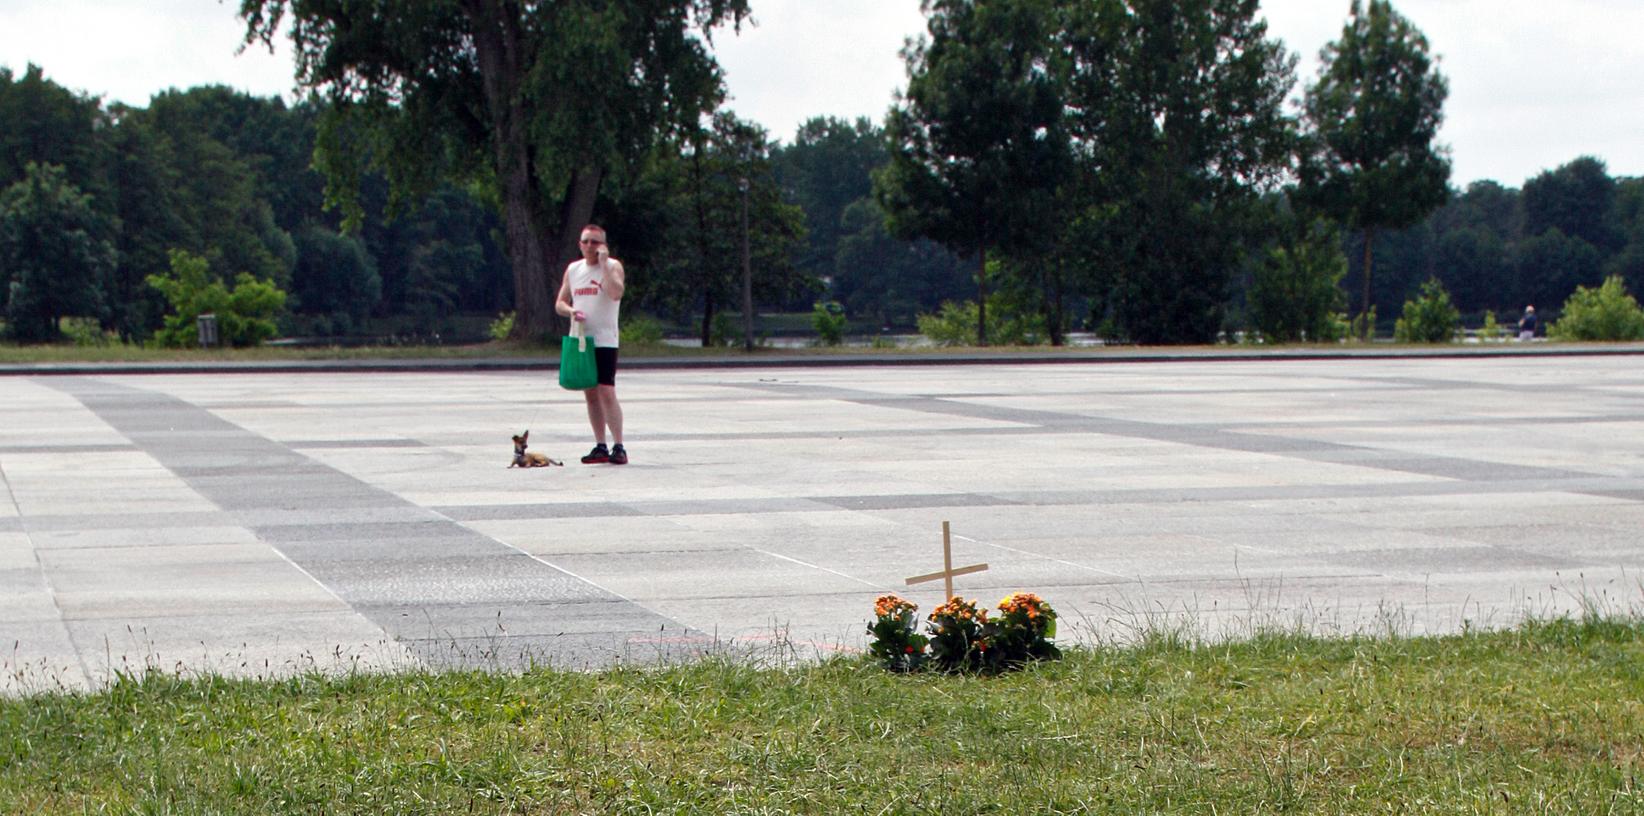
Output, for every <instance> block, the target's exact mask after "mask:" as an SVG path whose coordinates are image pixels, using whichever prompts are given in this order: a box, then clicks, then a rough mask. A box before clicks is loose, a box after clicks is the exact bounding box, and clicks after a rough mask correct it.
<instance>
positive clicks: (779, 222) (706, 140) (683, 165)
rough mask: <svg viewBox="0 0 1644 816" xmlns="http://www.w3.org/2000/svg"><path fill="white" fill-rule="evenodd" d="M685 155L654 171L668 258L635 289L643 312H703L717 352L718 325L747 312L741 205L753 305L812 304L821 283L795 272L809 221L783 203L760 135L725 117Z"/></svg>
mask: <svg viewBox="0 0 1644 816" xmlns="http://www.w3.org/2000/svg"><path fill="white" fill-rule="evenodd" d="M680 147H681V149H680V150H678V151H677V152H676V153H674V154H673V155H667V154H663V155H659V156H658V157H657V159H658V164H657V165H655V166H654V167H653V168H652V170H653V172H656V173H660V174H662V176H663V178H664V179H665V181H663V182H662V183H663V184H664V186H665V187H666V188H667V189H668V190H669V191H670V199H669V203H668V205H667V206H668V207H669V211H670V213H672V215H671V216H670V218H669V219H668V228H667V235H666V238H665V241H666V245H665V249H664V250H663V251H662V252H661V253H660V254H659V255H657V256H656V257H655V258H654V262H655V266H654V267H653V268H652V269H651V270H650V272H649V274H645V273H644V272H641V271H639V270H638V268H637V267H632V266H631V267H630V271H629V282H628V285H629V290H630V291H631V292H632V293H633V297H634V301H635V306H636V307H638V308H642V309H643V308H650V309H656V310H660V311H669V312H674V313H684V312H688V311H690V310H691V309H692V308H694V307H700V310H701V311H700V314H701V321H702V322H701V338H702V344H703V346H710V345H713V344H714V337H715V331H714V323H715V319H716V317H717V316H719V315H721V314H722V313H723V310H725V309H727V308H735V309H736V310H738V311H740V309H741V301H742V294H741V293H742V236H743V232H742V207H743V205H744V196H746V206H747V208H748V239H749V256H750V264H749V266H750V269H751V270H752V272H753V275H752V277H753V296H754V302H755V303H771V302H787V301H789V300H791V299H793V298H795V297H798V296H804V297H814V296H815V293H816V292H817V291H819V290H820V283H819V282H818V281H817V280H816V279H815V278H812V277H810V276H807V275H805V274H803V273H801V272H800V271H799V270H798V269H797V268H795V266H794V264H793V257H794V254H795V249H797V247H798V246H799V245H800V243H801V242H802V241H803V240H804V231H805V226H804V214H803V213H802V212H801V211H800V210H799V208H797V207H795V206H793V205H791V204H787V203H785V202H784V201H783V200H782V191H781V189H780V188H778V186H777V184H776V178H775V175H774V173H773V171H772V166H771V147H772V146H771V143H770V141H769V139H768V138H767V136H766V134H765V131H764V129H763V128H760V127H759V126H757V125H754V124H752V123H749V122H744V121H741V120H739V119H737V118H736V117H735V116H733V115H730V114H725V113H722V114H718V115H716V116H715V117H714V118H713V121H712V123H711V126H710V127H707V128H701V129H699V130H697V131H696V132H694V133H693V134H692V136H691V138H690V139H689V140H688V141H687V142H686V143H685V144H683V145H681V146H680ZM744 185H746V189H745V191H744ZM612 240H613V241H615V240H617V239H616V236H613V237H612ZM615 249H616V248H615V247H613V253H614V252H615ZM624 263H625V264H626V261H625V262H624ZM627 299H628V296H627V295H624V300H625V301H626V300H627ZM737 334H738V336H740V334H741V333H740V332H738V333H737Z"/></svg>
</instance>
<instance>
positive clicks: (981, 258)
mask: <svg viewBox="0 0 1644 816" xmlns="http://www.w3.org/2000/svg"><path fill="white" fill-rule="evenodd" d="M987 344H988V250H987V247H977V249H976V345H978V346H985V345H987Z"/></svg>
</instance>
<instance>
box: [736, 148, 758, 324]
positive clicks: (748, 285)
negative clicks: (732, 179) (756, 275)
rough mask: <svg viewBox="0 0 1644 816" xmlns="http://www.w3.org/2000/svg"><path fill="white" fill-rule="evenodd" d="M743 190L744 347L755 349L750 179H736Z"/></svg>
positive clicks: (739, 187)
mask: <svg viewBox="0 0 1644 816" xmlns="http://www.w3.org/2000/svg"><path fill="white" fill-rule="evenodd" d="M736 186H737V188H738V189H740V190H741V191H742V348H743V350H744V351H753V347H754V342H753V266H752V264H751V262H750V261H749V259H748V180H747V179H746V178H740V179H737V180H736Z"/></svg>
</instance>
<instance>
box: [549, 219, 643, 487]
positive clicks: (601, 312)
mask: <svg viewBox="0 0 1644 816" xmlns="http://www.w3.org/2000/svg"><path fill="white" fill-rule="evenodd" d="M580 246H581V248H582V260H580V261H573V262H572V263H571V265H570V266H567V267H565V276H564V278H563V279H562V280H561V281H560V284H559V297H558V299H556V300H555V302H554V310H555V311H557V312H559V313H560V314H562V315H564V316H566V317H569V318H571V319H572V320H574V321H578V322H580V323H582V325H583V330H584V333H585V334H586V335H587V336H588V338H589V339H591V340H593V341H594V363H595V365H596V366H597V367H598V369H599V385H596V386H594V387H593V388H590V389H588V390H587V391H584V392H582V397H583V399H585V400H587V402H588V423H589V424H590V425H592V426H594V449H593V450H591V451H589V452H588V455H587V456H584V457H582V463H583V464H585V465H593V464H598V463H600V462H610V463H611V464H613V465H626V464H628V451H627V450H625V449H624V448H623V447H622V406H621V405H620V404H619V403H618V402H617V395H616V369H617V337H618V330H617V311H618V309H619V308H620V307H621V305H622V290H623V287H624V285H625V277H624V273H623V269H622V262H621V261H618V260H617V259H615V258H612V257H611V256H610V252H609V250H608V249H607V248H606V244H605V230H604V228H602V227H598V226H595V225H593V224H589V225H588V226H586V227H583V228H582V241H581V244H580ZM607 430H609V431H610V433H611V442H612V447H611V448H610V449H609V450H607V449H606V447H605V433H606V431H607Z"/></svg>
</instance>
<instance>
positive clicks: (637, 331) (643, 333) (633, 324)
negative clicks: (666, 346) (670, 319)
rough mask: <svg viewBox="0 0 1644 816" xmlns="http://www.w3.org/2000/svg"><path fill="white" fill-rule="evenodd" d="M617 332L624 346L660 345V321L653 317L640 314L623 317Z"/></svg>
mask: <svg viewBox="0 0 1644 816" xmlns="http://www.w3.org/2000/svg"><path fill="white" fill-rule="evenodd" d="M618 331H619V332H620V335H621V338H622V344H623V345H625V346H628V345H634V346H660V345H662V321H660V320H657V319H656V318H654V317H650V316H647V315H642V314H636V315H632V316H629V317H624V318H622V325H621V326H620V327H619V329H618Z"/></svg>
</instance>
